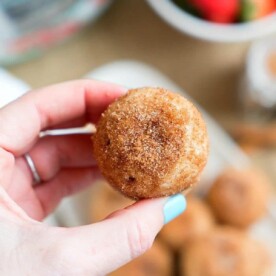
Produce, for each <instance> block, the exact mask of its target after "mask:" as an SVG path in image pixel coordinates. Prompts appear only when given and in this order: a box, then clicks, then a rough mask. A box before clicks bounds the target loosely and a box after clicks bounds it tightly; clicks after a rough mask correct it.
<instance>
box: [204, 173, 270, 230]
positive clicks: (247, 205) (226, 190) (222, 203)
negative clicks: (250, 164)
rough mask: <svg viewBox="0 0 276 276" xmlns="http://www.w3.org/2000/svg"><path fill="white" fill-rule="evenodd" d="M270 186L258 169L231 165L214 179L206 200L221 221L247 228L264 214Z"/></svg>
mask: <svg viewBox="0 0 276 276" xmlns="http://www.w3.org/2000/svg"><path fill="white" fill-rule="evenodd" d="M269 186H270V184H269V181H268V179H267V178H266V177H265V175H264V174H263V173H262V172H261V171H259V170H257V169H254V168H246V169H234V168H228V169H226V170H225V171H224V172H222V174H221V175H219V176H218V178H217V179H216V180H215V182H214V184H213V185H212V187H211V189H210V191H209V193H208V195H207V200H208V202H209V204H210V207H211V208H212V210H213V212H214V214H215V216H216V217H217V219H218V220H219V221H220V222H222V223H225V224H229V225H233V226H236V227H242V228H246V227H249V226H250V225H251V224H252V223H255V222H256V221H257V220H258V219H260V218H261V217H263V216H264V215H265V213H266V210H267V203H268V200H269V194H270V189H269Z"/></svg>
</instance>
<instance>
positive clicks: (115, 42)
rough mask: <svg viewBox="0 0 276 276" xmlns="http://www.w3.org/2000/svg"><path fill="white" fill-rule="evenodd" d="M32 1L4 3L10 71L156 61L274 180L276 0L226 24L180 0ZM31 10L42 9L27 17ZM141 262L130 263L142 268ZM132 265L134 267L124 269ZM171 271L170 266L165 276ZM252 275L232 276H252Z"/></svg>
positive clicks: (42, 76)
mask: <svg viewBox="0 0 276 276" xmlns="http://www.w3.org/2000/svg"><path fill="white" fill-rule="evenodd" d="M14 2H17V1H14ZM24 2H26V3H25V4H26V5H25V6H24V5H23V4H22V6H21V7H20V9H18V7H16V4H14V6H13V4H12V3H9V1H3V0H2V1H0V7H1V5H2V10H0V42H1V44H2V45H1V47H0V49H1V52H2V54H1V55H0V62H1V63H2V66H3V67H5V69H6V70H8V71H9V72H10V73H11V74H13V75H14V76H16V77H17V78H19V79H21V80H23V81H24V82H25V83H27V84H28V85H29V86H30V87H32V88H38V87H42V86H45V85H48V84H52V83H57V82H62V81H67V80H72V79H78V78H82V77H83V76H85V75H87V74H88V73H89V72H90V71H92V70H94V69H96V68H97V67H99V66H102V65H104V64H107V63H110V62H114V61H117V60H136V61H139V62H143V63H146V64H148V65H151V66H153V67H155V68H156V69H158V70H159V71H160V72H162V73H163V74H164V75H166V76H167V77H168V78H169V79H171V80H172V81H173V82H174V83H176V84H177V85H178V86H180V87H181V88H183V90H184V91H185V92H186V93H187V94H188V95H190V96H191V97H192V98H193V99H194V101H195V102H197V103H198V104H199V105H200V106H201V107H203V108H204V109H205V110H206V111H207V112H208V113H209V114H210V115H211V116H212V117H213V119H214V120H215V121H216V122H218V124H219V125H220V126H221V127H222V128H223V129H224V130H225V131H226V132H228V134H229V135H230V136H232V137H233V139H234V140H235V141H236V142H237V144H238V145H239V146H240V147H241V149H242V150H244V151H245V152H246V154H248V155H249V156H250V158H251V160H252V162H253V164H255V165H256V166H257V167H258V168H261V169H262V170H263V171H264V172H265V173H266V175H267V176H268V178H269V179H270V182H271V183H272V186H274V185H275V183H276V155H275V153H276V151H275V148H276V147H275V145H276V123H275V114H276V112H275V111H276V32H275V30H276V27H275V26H276V17H275V10H274V8H275V9H276V3H275V2H273V1H269V2H271V3H272V2H273V4H271V6H270V11H271V14H270V13H267V14H266V13H264V14H263V18H259V17H257V16H256V18H253V16H252V18H251V17H250V16H251V15H250V14H249V13H247V11H246V12H245V13H244V14H246V16H243V17H241V16H240V15H239V17H237V18H238V19H237V18H236V17H235V19H233V17H231V18H230V19H229V18H227V19H225V18H223V20H222V22H218V21H219V20H221V18H219V19H217V18H214V17H210V18H209V17H208V20H207V19H206V18H207V17H206V18H204V19H202V18H198V13H196V14H194V13H193V12H190V9H189V8H188V9H186V10H185V7H186V6H181V1H175V2H178V3H177V4H178V5H179V6H176V4H174V3H173V1H168V0H166V1H163V0H162V1H161V0H160V1H158V0H156V1H154V0H149V1H141V0H119V1H118V0H117V1H104V0H101V1H100V0H97V1H96V0H95V1H85V0H83V1H73V0H72V1H70V0H67V1H66V0H65V1H61V0H60V1H47V5H46V4H45V2H46V1H44V4H43V1H23V2H22V3H24ZM27 2H30V3H31V2H36V4H34V3H31V4H30V3H27ZM39 2H41V3H40V4H39ZM183 2H185V1H183ZM192 2H193V1H192ZM195 2H196V1H195ZM197 2H200V1H197ZM202 2H206V1H202ZM207 2H208V1H207ZM209 2H210V1H209ZM215 2H217V1H215ZM218 2H219V1H218ZM230 2H231V1H229V3H230ZM232 2H233V1H232ZM234 2H235V1H234ZM237 2H238V1H236V3H237ZM249 2H250V1H249ZM253 2H254V1H253ZM255 2H256V3H257V2H262V1H255ZM264 2H266V1H263V3H264ZM179 3H180V4H179ZM3 7H4V8H3ZM26 7H28V8H26ZM272 7H273V8H272ZM34 11H35V12H34ZM38 11H41V12H40V13H39V12H38ZM187 11H188V12H187ZM250 11H251V10H250ZM216 12H217V11H216ZM32 14H40V16H37V17H33V18H32V17H31V16H28V15H32ZM200 14H204V13H200ZM248 14H249V15H248ZM231 16H233V13H231ZM260 17H262V16H260ZM26 18H28V20H27V19H26ZM30 18H31V19H32V20H31V19H30ZM240 18H242V19H240ZM244 18H245V19H244ZM251 19H252V21H251ZM216 20H218V21H216ZM237 20H244V22H243V23H238V22H236V21H237ZM239 22H240V21H239ZM1 26H2V27H1ZM3 26H6V27H5V28H4V27H3ZM18 26H20V28H19V27H18ZM3 30H5V31H3ZM101 193H102V192H101ZM108 194H109V192H108ZM106 196H107V193H105V196H103V198H104V197H106ZM114 197H115V196H114ZM115 201H116V202H115V203H112V208H113V209H116V208H119V207H121V204H122V202H121V201H120V200H119V201H120V203H119V204H117V199H116V200H115ZM128 203H129V202H125V201H124V202H123V205H124V204H128ZM98 205H100V203H99V204H98ZM112 208H110V209H108V208H107V210H108V211H111V210H112ZM196 208H198V207H195V209H196ZM200 208H201V207H200ZM195 212H196V211H195ZM230 225H231V223H230ZM187 227H188V226H187ZM203 228H204V227H203ZM219 235H220V234H219ZM227 235H228V234H226V236H227ZM231 235H232V234H230V236H231ZM234 236H235V234H234ZM231 237H232V236H231ZM231 237H230V239H232V238H231ZM233 239H234V240H235V239H236V237H234V238H233ZM238 239H239V238H238ZM161 240H162V239H161ZM165 240H166V239H165ZM165 243H166V242H165ZM158 246H159V247H160V245H158ZM158 246H157V247H158ZM161 247H162V246H161ZM159 249H160V248H159ZM159 249H156V252H157V253H156V252H153V253H152V255H153V256H154V258H157V259H158V258H161V259H162V258H163V259H164V262H163V263H164V264H165V268H164V267H163V268H162V269H161V270H160V271H167V270H166V267H168V266H170V265H171V262H173V261H171V259H170V258H171V257H167V256H166V254H167V253H164V254H163V253H160V252H161V251H162V250H163V249H162V250H159ZM154 250H155V249H153V251H154ZM163 251H164V250H163ZM165 251H166V250H165ZM150 254H151V253H150ZM150 254H149V255H150ZM173 256H175V252H174V253H173ZM150 258H152V257H150ZM181 258H182V257H179V256H178V257H177V259H178V260H181ZM143 262H144V261H142V263H143ZM179 262H180V261H179ZM153 263H154V264H152V263H151V262H150V263H149V264H147V265H144V266H147V267H150V268H147V269H145V271H147V273H148V274H146V273H144V274H142V273H141V274H137V275H163V274H158V272H156V271H159V270H155V262H154V261H153ZM137 266H138V267H139V266H140V265H139V263H138V264H134V265H133V267H132V268H130V269H131V271H137V270H139V269H138V268H137ZM152 267H153V268H152ZM158 269H159V268H158ZM177 271H178V269H177ZM179 271H182V270H181V269H179ZM128 273H129V270H128V269H126V272H121V273H120V274H118V275H130V274H128ZM154 273H155V274H154ZM173 273H176V272H172V271H170V270H168V271H167V272H166V273H164V275H174V274H173ZM178 273H180V272H178ZM249 273H250V272H243V274H242V273H241V274H232V275H245V276H247V275H248V276H253V274H249ZM114 275H115V274H114ZM116 275H117V274H116ZM131 275H136V274H131ZM181 275H184V274H181ZM185 275H201V274H185ZM202 275H203V274H202ZM206 275H207V274H206ZM208 275H209V274H208ZM210 275H220V274H210ZM223 275H224V274H223ZM225 275H228V274H225ZM229 275H231V274H229ZM254 275H255V274H254ZM256 275H263V274H261V273H260V274H256ZM271 275H272V274H271Z"/></svg>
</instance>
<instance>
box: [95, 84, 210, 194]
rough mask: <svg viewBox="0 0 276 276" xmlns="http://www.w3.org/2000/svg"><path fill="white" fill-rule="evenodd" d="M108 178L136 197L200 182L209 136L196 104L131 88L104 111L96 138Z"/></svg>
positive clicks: (157, 90)
mask: <svg viewBox="0 0 276 276" xmlns="http://www.w3.org/2000/svg"><path fill="white" fill-rule="evenodd" d="M93 150H94V154H95V157H96V160H97V162H98V165H99V168H100V170H101V172H102V173H103V175H104V176H105V178H106V179H107V180H108V182H109V183H110V184H111V185H112V186H113V187H115V188H116V189H117V190H119V191H121V192H122V193H123V194H125V195H126V196H128V197H131V198H134V199H140V198H153V197H161V196H168V195H171V194H175V193H177V192H180V191H183V190H184V189H186V188H188V187H189V186H191V185H194V184H195V183H196V182H197V181H198V177H199V174H200V172H201V171H202V169H203V167H204V166H205V164H206V161H207V155H208V138H207V133H206V127H205V124H204V121H203V119H202V117H201V115H200V113H199V112H198V111H197V109H196V108H195V107H194V106H193V105H192V104H191V103H190V102H189V101H187V100H186V99H184V98H183V97H181V96H180V95H178V94H174V93H171V92H169V91H168V90H165V89H161V88H140V89H133V90H130V91H129V92H128V93H127V95H125V96H123V97H121V98H120V99H119V100H117V101H115V102H114V103H113V104H111V105H110V106H109V108H108V109H107V110H106V111H105V112H104V113H103V114H102V117H101V119H100V121H99V123H98V126H97V132H96V134H95V135H94V137H93Z"/></svg>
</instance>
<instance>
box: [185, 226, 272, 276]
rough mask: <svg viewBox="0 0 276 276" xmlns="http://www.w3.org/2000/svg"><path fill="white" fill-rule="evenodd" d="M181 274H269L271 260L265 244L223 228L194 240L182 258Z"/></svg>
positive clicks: (194, 275)
mask: <svg viewBox="0 0 276 276" xmlns="http://www.w3.org/2000/svg"><path fill="white" fill-rule="evenodd" d="M180 265H181V275H183V276H184V275H185V276H202V275H204V276H217V275H220V276H233V275H235V276H249V275H250V276H260V275H267V274H266V273H267V272H268V270H269V269H270V265H271V262H270V257H269V254H268V252H267V251H266V249H265V248H264V247H262V245H261V244H260V243H259V242H257V241H255V240H252V239H251V238H249V236H248V235H247V234H246V233H245V232H242V231H240V230H237V229H234V228H230V227H220V228H217V229H215V230H214V231H213V232H211V233H209V234H208V235H206V236H205V237H201V238H200V239H196V240H193V241H191V242H190V243H189V244H188V246H187V247H186V248H185V249H184V251H183V252H182V256H181V262H180Z"/></svg>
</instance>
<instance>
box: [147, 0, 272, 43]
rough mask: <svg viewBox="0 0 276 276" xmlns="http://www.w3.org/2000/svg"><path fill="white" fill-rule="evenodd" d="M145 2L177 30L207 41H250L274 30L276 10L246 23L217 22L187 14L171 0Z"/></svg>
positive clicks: (148, 0) (149, 0)
mask: <svg viewBox="0 0 276 276" xmlns="http://www.w3.org/2000/svg"><path fill="white" fill-rule="evenodd" d="M147 2H148V3H149V5H150V6H151V7H152V8H153V9H154V10H155V12H156V13H157V14H158V15H159V16H160V17H162V18H163V19H164V20H165V21H166V22H167V23H169V24H170V25H172V26H173V27H175V28H176V29H178V30H179V31H181V32H183V33H186V34H189V35H191V36H193V37H196V38H199V39H203V40H207V41H213V42H242V41H250V40H255V39H258V38H261V37H263V36H267V35H270V34H272V33H274V32H276V12H274V13H272V14H271V15H268V16H266V17H263V18H262V19H258V20H254V21H250V22H246V23H237V24H218V23H213V22H210V21H206V20H203V19H200V18H197V17H195V16H193V15H191V14H189V13H188V12H186V11H185V10H182V9H181V8H179V7H178V6H177V5H176V4H175V3H173V2H172V1H171V0H147Z"/></svg>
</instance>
